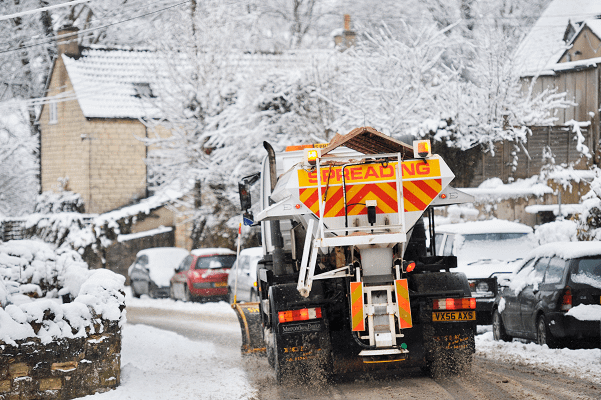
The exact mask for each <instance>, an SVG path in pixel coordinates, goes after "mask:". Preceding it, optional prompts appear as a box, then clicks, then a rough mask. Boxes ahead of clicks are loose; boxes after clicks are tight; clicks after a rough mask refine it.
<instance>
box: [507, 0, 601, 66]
mask: <svg viewBox="0 0 601 400" xmlns="http://www.w3.org/2000/svg"><path fill="white" fill-rule="evenodd" d="M597 15H601V1H599V0H553V1H552V2H551V3H550V4H549V5H548V6H547V8H546V9H545V11H544V12H543V14H542V15H541V16H540V18H539V19H538V21H536V23H535V24H534V26H533V27H532V29H531V30H530V32H529V33H528V34H527V35H526V37H525V38H524V40H523V41H522V42H521V43H520V45H519V46H518V49H517V51H516V54H515V59H516V62H517V65H518V68H519V70H520V75H521V76H534V75H539V74H541V75H543V74H549V73H552V72H553V67H554V64H555V63H556V62H557V61H558V60H559V57H561V55H562V54H563V52H564V51H565V49H566V43H565V42H564V41H563V39H564V34H565V32H566V27H567V26H568V23H569V22H570V21H571V22H572V23H575V22H580V21H588V20H590V19H594V18H596V16H597ZM589 27H591V29H597V26H596V24H590V25H589Z"/></svg>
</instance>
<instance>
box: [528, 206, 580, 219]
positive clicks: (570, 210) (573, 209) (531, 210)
mask: <svg viewBox="0 0 601 400" xmlns="http://www.w3.org/2000/svg"><path fill="white" fill-rule="evenodd" d="M559 207H560V205H559V204H536V205H532V206H526V208H525V209H524V211H526V212H527V213H528V214H538V213H539V212H549V211H550V212H553V214H555V215H559ZM583 211H584V206H583V205H582V204H562V205H561V215H564V216H567V215H569V214H579V213H581V212H583Z"/></svg>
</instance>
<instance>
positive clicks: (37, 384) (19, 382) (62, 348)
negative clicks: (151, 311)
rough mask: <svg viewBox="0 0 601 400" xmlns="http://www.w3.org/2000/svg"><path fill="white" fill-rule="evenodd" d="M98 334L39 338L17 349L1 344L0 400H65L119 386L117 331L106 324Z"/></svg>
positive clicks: (21, 342)
mask: <svg viewBox="0 0 601 400" xmlns="http://www.w3.org/2000/svg"><path fill="white" fill-rule="evenodd" d="M96 330H97V331H98V330H99V329H96ZM102 331H103V333H102V334H96V335H90V336H88V337H86V338H75V339H68V338H63V339H59V340H57V341H53V342H51V343H47V344H42V343H40V339H39V338H29V339H25V340H20V341H17V344H18V346H13V345H9V344H5V343H3V342H0V400H9V399H10V400H46V399H60V400H67V399H73V398H77V397H83V396H87V395H91V394H94V393H103V392H106V391H109V390H111V389H114V388H115V387H117V386H119V381H120V375H121V364H120V360H121V330H120V328H119V325H118V323H117V322H109V321H105V322H104V329H103V330H102Z"/></svg>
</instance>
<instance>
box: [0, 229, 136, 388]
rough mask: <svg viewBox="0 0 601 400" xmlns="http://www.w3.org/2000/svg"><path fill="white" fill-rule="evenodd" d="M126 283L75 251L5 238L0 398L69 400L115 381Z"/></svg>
mask: <svg viewBox="0 0 601 400" xmlns="http://www.w3.org/2000/svg"><path fill="white" fill-rule="evenodd" d="M124 282H125V278H124V277H123V276H121V275H118V274H115V273H114V272H111V271H109V270H105V269H97V270H89V269H88V266H87V264H86V263H85V262H83V261H82V259H81V257H80V256H79V254H78V253H77V252H75V251H72V250H64V249H59V250H56V249H54V248H53V247H52V246H51V245H49V244H47V243H44V242H41V241H35V240H14V241H9V242H5V243H0V305H1V307H0V397H2V396H4V395H6V396H8V397H10V398H12V397H18V398H42V397H43V398H45V399H51V398H56V399H59V398H60V399H71V398H75V397H82V396H85V395H88V394H93V393H96V392H102V391H106V390H109V389H110V388H112V387H115V386H117V385H118V383H119V376H120V352H121V327H122V325H123V323H124V322H125V294H124V291H123V288H124V287H123V285H124ZM24 378H25V379H24ZM19 396H20V397H19ZM2 398H3V397H2Z"/></svg>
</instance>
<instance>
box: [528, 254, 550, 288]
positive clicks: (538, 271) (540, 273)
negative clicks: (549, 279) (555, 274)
mask: <svg viewBox="0 0 601 400" xmlns="http://www.w3.org/2000/svg"><path fill="white" fill-rule="evenodd" d="M547 265H549V258H548V257H542V258H539V260H538V261H537V262H536V264H535V265H534V273H533V274H532V276H531V278H532V279H531V281H532V282H531V284H535V283H541V282H542V281H543V278H544V276H545V271H546V270H547Z"/></svg>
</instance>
